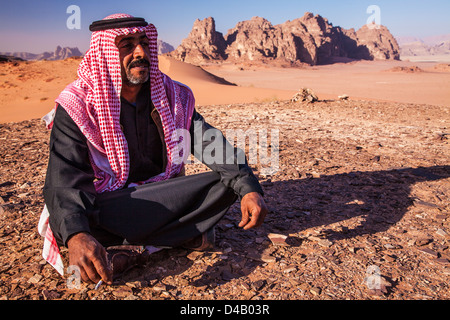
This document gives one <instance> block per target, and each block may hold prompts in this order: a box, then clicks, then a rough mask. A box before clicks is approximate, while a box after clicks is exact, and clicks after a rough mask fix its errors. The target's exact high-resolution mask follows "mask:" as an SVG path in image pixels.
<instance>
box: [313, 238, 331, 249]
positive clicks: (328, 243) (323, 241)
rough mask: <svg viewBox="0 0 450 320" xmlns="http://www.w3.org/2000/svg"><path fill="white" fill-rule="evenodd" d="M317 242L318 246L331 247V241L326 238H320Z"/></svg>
mask: <svg viewBox="0 0 450 320" xmlns="http://www.w3.org/2000/svg"><path fill="white" fill-rule="evenodd" d="M317 243H318V244H319V246H321V247H325V248H328V247H331V246H332V245H333V242H331V241H330V240H328V239H320V240H319V241H318V242H317Z"/></svg>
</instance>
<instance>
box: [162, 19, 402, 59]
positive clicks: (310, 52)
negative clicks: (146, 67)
mask: <svg viewBox="0 0 450 320" xmlns="http://www.w3.org/2000/svg"><path fill="white" fill-rule="evenodd" d="M399 52H400V50H399V46H398V44H397V41H396V40H395V38H394V37H393V36H392V34H391V33H390V32H389V30H388V29H387V28H386V27H384V26H376V25H371V26H367V25H365V26H363V27H362V28H361V29H359V30H358V31H355V30H354V29H349V30H346V29H343V28H341V27H334V26H333V25H332V24H331V23H330V22H328V20H327V19H325V18H323V17H321V16H320V15H316V16H314V15H313V14H312V13H309V12H307V13H305V15H304V16H303V17H301V18H299V19H295V20H292V21H287V22H285V23H283V24H279V25H272V23H270V22H269V21H268V20H266V19H264V18H261V17H254V18H252V19H251V20H247V21H242V22H239V23H238V24H237V25H236V26H235V27H234V28H233V29H231V30H229V31H228V33H227V34H226V35H225V36H223V35H222V34H221V33H220V32H217V31H216V29H215V21H214V19H213V18H212V17H209V18H206V19H204V20H202V21H201V20H196V21H195V23H194V27H193V29H192V31H191V32H190V34H189V36H188V37H187V38H186V39H184V40H183V42H182V43H181V45H180V46H179V47H178V48H177V49H176V50H175V51H173V52H171V53H170V55H171V56H172V57H174V58H176V59H179V60H181V61H185V62H189V63H193V64H202V63H205V62H211V61H234V62H236V61H239V62H244V61H249V62H269V61H272V62H273V61H277V62H282V63H288V64H291V65H292V64H294V65H295V64H302V63H307V64H309V65H316V64H325V63H330V62H333V61H335V60H336V58H350V59H365V60H388V59H393V60H399V59H400V53H399Z"/></svg>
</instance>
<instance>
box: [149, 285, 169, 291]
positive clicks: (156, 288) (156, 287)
mask: <svg viewBox="0 0 450 320" xmlns="http://www.w3.org/2000/svg"><path fill="white" fill-rule="evenodd" d="M152 289H153V291H156V292H162V291H165V290H166V289H167V287H166V285H165V284H164V283H158V284H155V285H154V286H153V287H152Z"/></svg>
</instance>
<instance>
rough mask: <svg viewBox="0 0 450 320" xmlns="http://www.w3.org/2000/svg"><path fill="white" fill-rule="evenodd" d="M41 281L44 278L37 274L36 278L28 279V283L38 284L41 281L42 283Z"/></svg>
mask: <svg viewBox="0 0 450 320" xmlns="http://www.w3.org/2000/svg"><path fill="white" fill-rule="evenodd" d="M41 279H42V276H41V275H40V274H38V273H36V274H35V275H34V276H32V277H31V278H30V279H28V283H33V284H36V283H38V282H39V281H41Z"/></svg>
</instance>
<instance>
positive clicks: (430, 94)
mask: <svg viewBox="0 0 450 320" xmlns="http://www.w3.org/2000/svg"><path fill="white" fill-rule="evenodd" d="M442 65H443V64H442V63H436V62H408V61H375V62H373V61H356V62H349V63H336V64H332V65H323V66H314V67H305V68H290V69H289V68H261V67H252V66H249V67H245V66H244V67H242V66H234V65H222V66H215V65H210V66H206V67H205V69H206V70H208V71H210V72H212V73H214V74H216V75H218V76H220V77H224V78H225V79H227V80H228V81H231V82H235V83H238V84H239V85H240V86H243V87H258V88H261V87H262V88H271V89H284V90H299V89H300V88H303V87H306V88H310V89H312V90H313V91H314V92H315V93H316V94H317V95H318V96H319V98H322V99H336V98H337V97H338V96H340V95H344V94H345V95H349V96H350V97H351V98H353V99H367V100H378V101H395V102H406V103H426V104H433V105H446V106H449V105H450V89H449V88H450V67H447V68H442ZM414 66H416V67H418V68H419V69H420V70H421V71H416V72H407V71H393V69H394V68H397V67H414Z"/></svg>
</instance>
